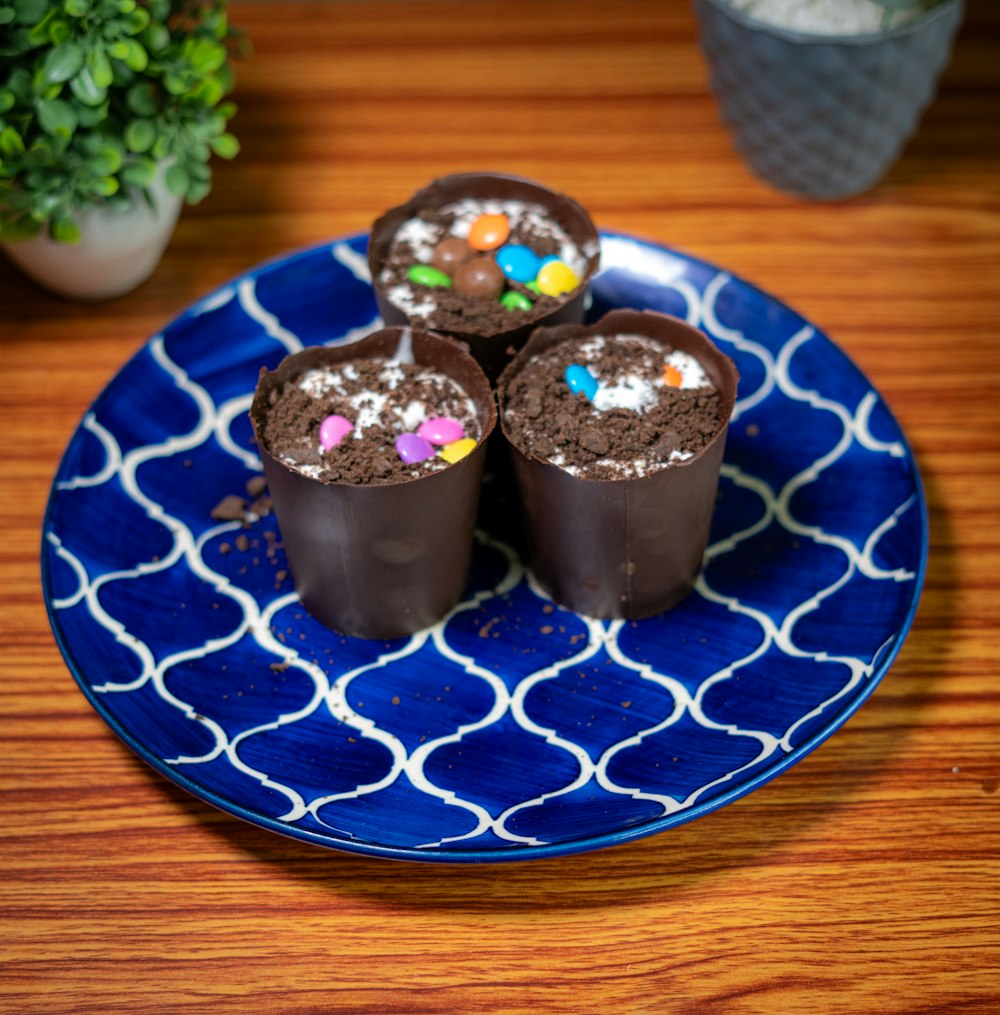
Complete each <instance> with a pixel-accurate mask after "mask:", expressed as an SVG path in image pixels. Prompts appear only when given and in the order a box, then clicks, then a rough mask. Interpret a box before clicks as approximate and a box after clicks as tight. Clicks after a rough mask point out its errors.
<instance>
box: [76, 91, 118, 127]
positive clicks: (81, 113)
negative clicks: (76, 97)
mask: <svg viewBox="0 0 1000 1015" xmlns="http://www.w3.org/2000/svg"><path fill="white" fill-rule="evenodd" d="M110 108H111V104H110V102H109V101H108V99H107V97H105V99H104V101H103V102H101V103H99V104H98V105H96V106H81V107H80V108H79V109H78V110H77V116H78V117H79V120H80V126H81V127H96V126H97V125H98V124H99V123H103V122H104V121H105V120H106V119H107V118H108V111H109V109H110Z"/></svg>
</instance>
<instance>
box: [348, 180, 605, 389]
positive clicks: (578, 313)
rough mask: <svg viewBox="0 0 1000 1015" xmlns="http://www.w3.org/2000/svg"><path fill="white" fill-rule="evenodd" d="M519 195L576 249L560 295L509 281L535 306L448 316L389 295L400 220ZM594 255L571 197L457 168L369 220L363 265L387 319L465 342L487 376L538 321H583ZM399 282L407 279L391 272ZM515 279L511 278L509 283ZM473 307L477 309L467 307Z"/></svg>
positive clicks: (594, 240)
mask: <svg viewBox="0 0 1000 1015" xmlns="http://www.w3.org/2000/svg"><path fill="white" fill-rule="evenodd" d="M470 200H471V201H483V202H523V203H524V204H526V205H540V206H541V208H542V209H543V210H544V212H545V214H546V216H547V218H548V219H549V220H550V221H551V223H552V224H553V225H554V226H556V227H557V228H558V229H559V230H561V231H562V232H563V233H565V235H566V236H567V237H568V239H569V241H570V242H571V243H572V245H573V247H574V248H575V249H576V251H577V253H578V255H579V266H580V271H579V272H578V276H579V281H578V285H576V287H575V288H573V289H572V290H571V291H569V292H566V293H564V294H561V295H559V296H539V295H538V294H537V293H532V292H527V291H525V290H524V288H523V287H521V286H520V285H517V284H514V287H515V288H516V289H518V290H519V291H520V292H522V294H524V295H525V296H526V297H528V298H530V300H531V302H532V304H533V306H532V308H531V310H530V311H527V312H525V311H519V310H508V309H504V308H503V307H499V306H498V307H497V308H496V310H495V312H490V313H482V314H479V313H471V312H470V314H469V316H463V315H462V312H461V310H462V308H459V313H458V314H446V315H445V316H446V318H447V319H444V320H442V319H436V318H435V313H434V312H433V311H432V312H431V313H430V314H429V315H423V316H414V315H413V314H412V313H408V312H407V310H406V308H405V307H401V306H399V305H397V304H396V303H395V302H393V299H392V297H391V295H390V292H391V290H392V289H393V288H394V287H393V285H392V284H390V282H389V281H388V280H387V279H386V278H384V277H383V276H384V275H385V273H386V271H387V270H390V271H391V270H392V267H391V266H389V255H390V252H391V249H392V246H393V240H394V239H395V238H396V235H397V233H398V232H399V230H400V227H401V226H403V224H404V223H406V222H408V221H410V220H411V219H413V218H415V217H417V216H418V215H419V214H420V213H431V214H436V213H437V212H438V211H439V210H440V209H442V208H448V207H449V206H453V205H455V204H456V203H457V202H462V201H470ZM599 261H600V238H599V237H598V234H597V230H596V228H595V226H594V223H593V222H592V221H591V219H590V216H589V215H588V214H587V212H586V211H584V209H583V208H582V207H581V206H580V205H579V204H577V202H576V201H574V200H573V199H572V198H570V197H567V196H566V195H564V194H560V193H557V192H555V191H553V190H549V189H548V188H547V187H544V186H542V185H541V184H538V183H534V182H532V181H531V180H526V179H523V178H521V177H517V176H509V175H505V174H502V173H456V174H453V175H450V176H445V177H442V178H440V179H437V180H434V181H433V182H431V183H430V184H428V185H427V186H426V187H423V188H422V189H421V190H419V191H417V192H416V193H415V194H414V195H413V196H412V197H411V198H410V199H409V200H408V201H406V202H405V203H404V204H401V205H398V206H397V207H395V208H392V209H390V210H389V211H387V212H386V213H385V214H384V215H382V216H381V217H380V218H379V219H377V220H376V222H375V223H374V225H373V226H372V230H371V236H370V238H369V243H368V264H369V268H370V271H371V278H372V285H373V286H374V289H375V299H376V302H377V304H378V309H379V313H380V314H381V316H382V319H383V321H384V322H385V323H386V324H387V325H394V324H407V323H408V324H411V325H413V326H414V327H420V328H427V329H430V330H433V331H436V332H438V333H439V334H446V335H449V336H451V337H452V338H456V339H458V340H460V341H462V342H464V343H465V344H466V345H467V346H468V347H469V349H470V351H471V352H472V355H473V356H474V357H475V358H476V359H477V360H478V362H479V364H480V365H481V366H482V368H483V370H484V371H485V372H486V375H487V376H488V377H489V378H490V380H491V381H492V380H495V379H496V378H497V377H498V376H499V374H500V372H501V371H502V370H503V368H504V366H506V364H507V363H508V362H510V358H511V356H512V355H513V353H514V352H515V351H516V350H517V349H518V348H519V347H520V346H521V345H523V344H524V342H525V341H526V340H527V338H528V336H529V335H530V334H531V332H532V331H534V330H535V328H538V327H540V326H542V325H554V324H579V323H581V322H582V321H583V315H584V310H585V307H584V302H585V299H586V294H587V291H588V284H589V282H590V279H591V278H592V277H593V275H594V274H595V273H596V272H597V268H598V264H599ZM396 281H397V283H398V282H400V281H402V282H403V284H404V285H405V284H406V283H405V280H403V279H402V278H401V277H397V279H396ZM510 284H513V283H510ZM471 309H472V310H475V309H476V308H471Z"/></svg>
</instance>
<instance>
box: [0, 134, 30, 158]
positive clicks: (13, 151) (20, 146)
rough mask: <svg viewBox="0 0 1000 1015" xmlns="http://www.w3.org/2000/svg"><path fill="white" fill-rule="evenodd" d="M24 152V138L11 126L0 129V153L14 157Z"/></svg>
mask: <svg viewBox="0 0 1000 1015" xmlns="http://www.w3.org/2000/svg"><path fill="white" fill-rule="evenodd" d="M23 154H24V139H23V138H22V137H21V135H20V134H19V133H18V132H17V131H16V130H14V128H13V127H9V126H8V127H4V129H3V130H2V131H0V155H3V156H5V157H6V158H8V159H10V158H16V157H17V156H18V155H23Z"/></svg>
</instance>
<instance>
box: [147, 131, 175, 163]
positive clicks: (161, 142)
mask: <svg viewBox="0 0 1000 1015" xmlns="http://www.w3.org/2000/svg"><path fill="white" fill-rule="evenodd" d="M171 147H172V144H171V141H170V138H169V137H166V136H165V135H163V134H161V135H160V136H159V137H158V138H157V139H156V140H155V141H154V142H153V147H152V148H150V150H149V154H150V155H152V156H153V158H154V159H165V158H166V157H167V156H168V155H169V154H170V152H171Z"/></svg>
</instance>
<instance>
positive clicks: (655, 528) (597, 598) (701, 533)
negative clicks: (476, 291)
mask: <svg viewBox="0 0 1000 1015" xmlns="http://www.w3.org/2000/svg"><path fill="white" fill-rule="evenodd" d="M615 335H639V336H645V337H646V338H648V339H650V340H652V341H654V342H655V343H656V344H657V345H662V346H663V347H664V351H665V352H666V351H667V350H670V349H673V350H680V351H681V352H682V353H686V354H688V355H689V356H691V357H693V358H694V359H695V360H696V361H697V363H698V364H699V365H700V366H701V368H702V370H703V372H704V374H705V375H707V377H708V380H709V381H710V382H711V384H712V385H714V387H715V389H716V390H717V392H718V396H719V399H718V402H717V407H718V416H717V418H718V419H719V420H720V421H721V422H720V425H719V426H718V427H717V429H716V430H715V431H714V432H712V433H708V434H706V435H705V438H704V439H705V440H706V443H705V445H704V446H703V447H701V449H700V450H698V451H697V452H695V453H692V454H691V456H690V457H688V458H687V459H686V460H683V461H672V462H671V463H670V464H669V465H663V466H658V467H656V468H655V469H654V470H651V471H647V472H646V473H645V474H644V475H635V476H632V477H631V478H607V479H604V478H600V479H593V478H584V477H582V476H576V475H572V474H571V472H569V471H567V470H566V469H565V468H563V467H561V466H559V465H554V464H552V463H551V462H549V461H547V460H545V459H544V458H542V457H540V456H539V455H537V454H532V453H531V452H526V451H525V450H524V448H523V447H520V446H519V444H518V437H517V436H516V435H515V434H514V433H513V432H512V427H511V426H510V425H508V420H507V419H506V418H505V413H506V409H507V406H508V400H509V395H510V388H511V384H512V383H513V382H514V380H515V378H517V377H518V376H519V375H520V374H521V372H522V371H525V370H527V369H531V366H532V362H533V360H535V358H536V357H537V356H539V354H541V353H543V352H545V351H546V350H548V349H550V348H552V347H553V346H555V345H557V344H559V343H561V342H564V341H566V340H567V339H585V338H591V337H594V336H615ZM535 366H536V370H537V363H536V364H535ZM737 381H738V376H737V373H736V368H735V366H734V364H733V362H732V360H730V359H729V357H728V356H725V355H724V354H723V353H721V352H720V351H719V350H718V349H716V347H715V346H714V345H713V344H712V343H711V342H710V341H709V340H708V339H707V338H706V336H705V335H703V334H702V333H701V332H700V331H698V330H696V329H695V328H693V327H691V326H690V325H688V324H686V323H685V322H683V321H681V320H679V319H677V318H674V317H669V316H666V315H664V314H659V313H653V312H650V311H642V312H640V311H633V310H614V311H611V312H610V313H608V314H607V315H605V316H604V317H603V318H602V319H601V320H600V321H598V322H596V323H595V324H593V325H590V326H589V327H584V326H577V325H562V326H557V327H554V328H542V329H539V330H538V331H536V332H535V333H534V334H533V335H532V337H531V338H530V339H529V341H528V342H527V344H526V345H525V346H524V348H523V349H522V350H521V351H520V352H519V353H518V355H517V356H516V357H515V358H514V360H513V361H512V362H511V364H510V365H509V366H508V367H507V369H506V370H505V371H504V373H503V374H502V375H501V377H500V381H499V385H498V395H499V401H500V416H501V426H502V428H503V433H504V435H505V437H506V438H507V440H508V443H509V447H510V453H511V457H512V459H513V466H514V473H515V476H516V480H517V485H518V489H519V492H520V497H521V503H522V512H523V517H524V523H525V530H526V532H525V534H526V538H527V543H528V551H529V557H530V564H531V568H532V570H533V572H534V575H535V577H536V578H537V580H538V582H539V583H540V585H541V586H542V588H544V589H545V591H546V592H547V593H548V594H550V595H551V596H552V598H553V599H554V600H555V601H556V602H558V603H561V604H562V605H564V606H566V607H568V608H570V609H572V610H574V611H576V612H578V613H581V614H584V615H586V616H590V617H601V618H616V617H625V618H628V619H639V618H642V617H648V616H652V615H654V614H656V613H660V612H662V611H664V610H667V609H669V608H671V607H673V606H675V605H676V604H677V603H679V602H680V601H681V600H682V599H683V598H684V597H685V596H686V595H687V594H688V592H689V591H690V590H691V588H692V586H693V584H694V581H695V579H696V578H697V575H698V572H699V570H700V568H701V562H702V556H703V554H704V550H705V546H706V544H707V542H708V534H709V527H710V523H711V519H712V514H713V510H714V506H715V497H716V490H717V487H718V479H719V468H720V465H721V462H722V453H723V449H724V445H725V435H726V430H727V428H728V421H729V418H730V416H731V414H732V409H733V404H734V402H735V399H736V385H737ZM576 397H577V398H581V397H583V396H582V395H577V396H576Z"/></svg>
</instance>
